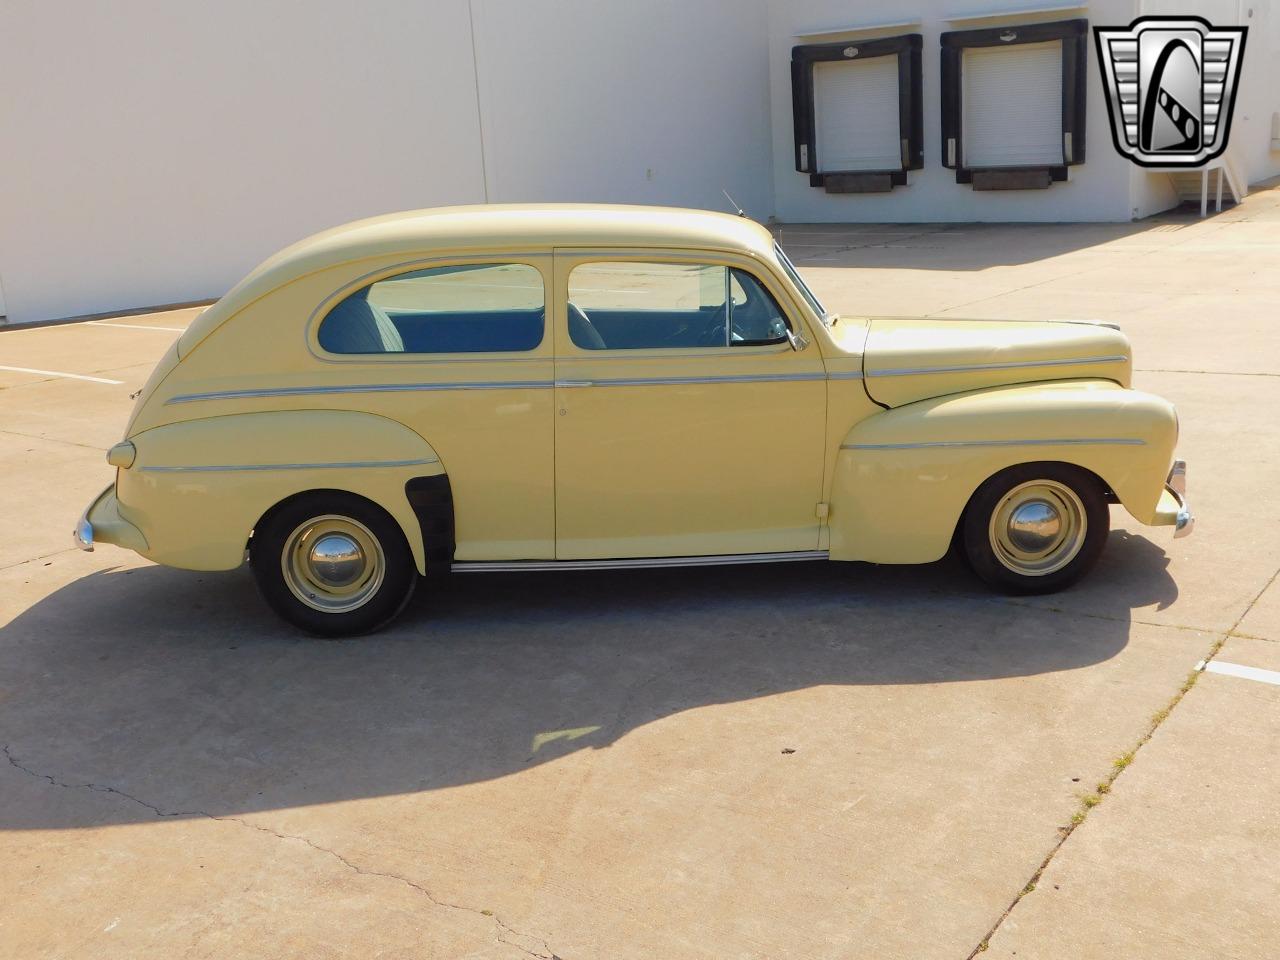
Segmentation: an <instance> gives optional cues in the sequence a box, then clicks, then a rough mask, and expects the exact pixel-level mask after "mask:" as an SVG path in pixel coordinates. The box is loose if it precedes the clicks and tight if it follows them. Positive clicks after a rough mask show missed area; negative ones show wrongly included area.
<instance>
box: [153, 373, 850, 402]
mask: <svg viewBox="0 0 1280 960" xmlns="http://www.w3.org/2000/svg"><path fill="white" fill-rule="evenodd" d="M861 379H862V374H861V373H860V372H856V371H854V372H848V373H830V374H828V373H822V372H814V373H752V374H736V375H735V374H729V375H724V376H706V377H610V378H608V379H601V380H472V381H466V382H460V383H357V384H350V385H345V386H329V387H325V386H315V387H261V388H257V389H250V390H215V391H210V392H209V393H180V394H178V395H176V396H173V397H170V398H169V399H168V400H166V401H165V404H166V405H168V404H171V403H196V402H198V401H202V400H252V399H258V398H262V397H311V396H330V395H334V394H344V393H419V392H434V391H440V390H538V389H546V388H548V387H562V388H563V387H657V386H681V385H684V384H701V383H795V382H802V381H811V380H861Z"/></svg>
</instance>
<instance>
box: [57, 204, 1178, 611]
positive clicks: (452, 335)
mask: <svg viewBox="0 0 1280 960" xmlns="http://www.w3.org/2000/svg"><path fill="white" fill-rule="evenodd" d="M1131 372H1132V359H1131V351H1130V348H1129V343H1128V340H1127V339H1126V338H1125V337H1124V336H1123V334H1121V333H1120V332H1119V331H1118V330H1116V329H1115V328H1113V327H1110V326H1107V325H1105V324H1095V323H1074V322H1061V323H1048V322H1025V323H1024V322H997V321H968V320H925V319H891V318H879V317H874V318H872V317H863V316H853V315H844V314H841V315H836V314H834V313H830V312H828V311H827V310H826V309H824V308H823V306H822V305H821V304H820V303H819V301H818V299H817V297H815V296H814V294H813V293H812V291H810V290H809V288H808V287H807V286H806V285H805V283H804V281H803V280H802V279H801V277H800V275H799V274H798V273H797V272H796V269H795V267H793V266H792V264H791V262H790V261H789V260H788V259H787V257H786V255H785V254H784V253H783V251H782V250H781V248H780V247H779V246H778V245H777V244H776V243H775V242H774V239H773V236H772V235H771V234H770V232H769V231H768V230H767V229H765V228H764V227H762V226H760V225H759V224H757V223H754V222H752V221H751V220H748V219H746V218H744V217H735V216H729V215H723V214H717V213H708V212H703V211H694V210H677V209H664V208H648V207H627V206H578V205H518V206H516V205H510V206H508V205H502V206H477V207H454V208H444V209H435V210H421V211H416V212H409V213H401V214H394V215H389V216H383V217H376V218H374V219H370V220H362V221H359V222H356V223H352V224H348V225H346V226H342V227H337V228H335V229H333V230H329V231H327V232H324V233H320V234H317V235H316V236H314V237H311V238H309V239H307V240H303V241H302V242H300V243H298V244H295V245H294V246H292V247H289V248H288V249H286V250H284V251H282V252H280V253H278V254H277V255H275V256H274V257H272V258H271V259H269V260H267V261H266V262H265V263H263V264H262V265H261V266H259V267H258V268H257V269H255V270H254V271H253V272H252V273H251V274H249V276H248V277H246V278H245V279H244V280H243V281H241V282H240V283H239V284H238V285H237V286H236V287H235V288H234V289H233V290H232V291H231V292H230V293H228V294H227V295H226V296H225V297H223V298H222V299H221V300H219V301H218V302H217V303H216V304H214V305H213V306H211V307H210V308H209V309H208V310H206V311H205V312H204V313H202V314H201V315H200V316H199V317H198V318H197V319H196V320H195V321H194V322H193V323H192V324H191V326H190V328H189V329H188V330H187V331H186V332H185V333H183V334H182V335H181V336H180V337H179V338H178V340H177V342H176V343H175V344H174V345H173V347H172V348H171V349H170V350H169V352H168V354H167V355H166V356H165V357H164V358H163V359H162V360H161V362H160V363H159V364H158V365H157V367H156V369H155V372H154V373H153V374H152V375H151V378H150V379H149V380H148V381H147V383H146V386H145V387H144V388H143V390H142V392H141V395H140V397H139V399H138V402H137V406H136V407H135V409H134V412H133V415H132V417H131V419H130V421H129V424H128V426H127V428H126V430H125V440H124V441H123V442H121V443H119V444H117V445H116V446H114V447H112V448H111V450H110V451H109V452H108V455H107V460H108V462H109V463H111V464H113V465H114V466H116V467H117V473H116V482H115V483H114V484H113V485H112V486H111V487H109V488H108V489H106V490H104V491H103V492H102V494H101V495H100V496H98V497H97V498H96V499H95V500H94V501H93V503H92V504H90V506H89V508H88V510H86V512H85V514H84V516H83V517H82V518H81V520H80V522H79V524H78V525H77V528H76V531H75V537H76V540H77V541H78V542H79V544H80V545H81V546H82V547H83V548H85V549H88V550H91V549H93V546H94V544H96V543H113V544H117V545H119V546H122V547H127V548H129V549H131V550H135V551H137V552H138V553H139V554H141V555H142V556H144V557H147V558H149V559H151V560H154V561H156V562H157V563H164V564H169V565H172V566H175V567H184V568H187V569H192V570H229V569H232V568H234V567H237V566H238V565H239V564H241V563H242V562H244V560H245V559H246V557H247V558H248V560H249V562H250V564H251V566H252V569H253V572H254V574H255V576H256V579H257V582H258V584H259V586H260V588H261V591H262V593H263V595H264V596H265V597H266V599H267V601H268V602H269V603H270V604H271V606H272V607H274V609H275V610H276V611H277V612H279V613H280V615H281V616H283V617H284V618H285V619H286V620H288V621H290V622H291V623H293V624H295V625H297V626H298V627H300V628H302V629H303V630H306V631H309V632H311V633H313V634H318V635H327V636H334V635H347V634H359V633H365V632H368V631H371V630H374V629H377V628H378V627H380V626H382V625H383V624H385V623H387V622H388V621H390V620H391V619H392V618H393V617H395V616H396V615H397V614H398V613H399V612H400V611H401V610H402V609H403V608H404V606H405V604H406V603H407V602H408V600H409V597H410V595H411V594H412V593H413V590H414V587H415V585H416V583H417V581H418V578H419V576H420V575H425V574H428V573H432V572H436V571H444V570H452V571H454V572H463V571H519V570H579V569H596V568H602V567H603V568H613V567H653V566H692V565H701V564H728V563H760V562H777V561H786V560H818V559H830V560H863V561H870V562H873V563H927V562H930V561H934V560H937V559H939V558H940V557H942V556H943V555H944V554H945V553H946V552H947V550H948V549H949V548H950V546H951V545H952V544H953V543H956V544H957V545H958V546H959V549H960V550H961V551H962V552H963V554H964V555H965V556H966V557H967V559H968V561H969V563H970V565H971V566H972V568H973V570H974V571H975V572H976V573H977V574H978V576H979V577H981V578H982V579H983V580H985V581H986V582H987V583H989V584H991V585H992V586H994V587H995V588H997V589H1000V590H1005V591H1013V592H1023V593H1039V592H1047V591H1053V590H1057V589H1060V588H1062V587H1064V586H1066V585H1067V584H1070V583H1072V582H1073V581H1075V580H1076V579H1077V578H1079V577H1080V576H1081V575H1082V574H1083V573H1084V572H1085V571H1086V570H1087V569H1088V568H1089V567H1090V566H1091V565H1092V564H1093V563H1094V562H1095V561H1096V560H1097V558H1098V555H1099V553H1100V551H1101V550H1102V548H1103V546H1104V544H1105V543H1106V540H1107V532H1108V527H1109V507H1108V505H1109V504H1110V503H1117V502H1118V503H1120V504H1123V506H1124V507H1125V509H1127V510H1128V511H1129V513H1130V514H1132V515H1133V517H1134V518H1135V519H1136V520H1138V521H1139V522H1141V523H1144V524H1154V525H1167V526H1171V527H1174V528H1175V533H1174V536H1179V535H1183V534H1186V533H1189V532H1190V531H1191V527H1192V518H1191V513H1190V511H1189V509H1188V507H1187V502H1186V499H1185V465H1184V464H1183V463H1182V462H1181V461H1177V460H1174V445H1175V443H1176V441H1177V435H1178V420H1177V417H1176V415H1175V413H1174V409H1173V407H1172V406H1171V405H1170V404H1169V403H1168V402H1166V401H1165V400H1162V399H1160V398H1159V397H1155V396H1152V395H1150V394H1147V393H1140V392H1138V391H1135V390H1133V389H1131V388H1130V377H1131Z"/></svg>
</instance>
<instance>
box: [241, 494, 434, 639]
mask: <svg viewBox="0 0 1280 960" xmlns="http://www.w3.org/2000/svg"><path fill="white" fill-rule="evenodd" d="M249 561H250V564H251V565H252V568H253V574H254V578H255V579H256V580H257V582H258V589H259V590H260V591H261V592H262V596H263V597H264V598H265V599H266V601H267V603H269V604H270V605H271V607H272V609H274V610H275V611H276V613H278V614H279V615H280V616H281V617H283V618H284V619H285V620H287V621H289V622H290V623H292V624H293V625H294V626H296V627H299V628H301V629H302V630H305V631H306V632H307V633H311V634H315V635H316V636H322V637H341V636H353V635H358V634H362V633H371V632H373V631H374V630H377V629H378V628H379V627H382V626H384V625H385V624H387V623H388V622H390V621H391V620H393V619H394V618H395V617H396V616H397V615H398V614H399V613H400V611H401V610H403V609H404V608H405V605H406V604H407V603H408V602H409V598H410V597H411V596H413V590H414V587H415V586H416V584H417V580H418V576H417V573H418V571H417V569H416V568H415V566H414V562H413V555H412V554H411V553H410V551H409V545H408V543H407V542H406V541H405V538H404V534H402V533H401V532H400V527H399V525H398V524H397V523H396V522H395V521H394V520H393V519H392V518H391V517H390V516H388V515H387V513H386V512H385V511H384V510H382V509H381V508H380V507H378V506H376V505H375V504H373V503H371V502H370V501H368V500H365V499H364V498H363V497H357V496H354V495H352V494H349V493H341V492H338V491H333V492H328V493H324V492H318V493H314V494H307V495H305V496H302V497H298V498H297V499H295V500H292V501H289V502H287V503H286V504H284V506H282V507H280V508H279V509H278V510H276V511H275V512H274V513H273V514H271V515H270V516H269V517H268V518H267V519H266V520H265V521H264V522H263V523H262V524H260V525H259V528H258V529H256V530H254V532H253V540H252V541H251V543H250V544H249Z"/></svg>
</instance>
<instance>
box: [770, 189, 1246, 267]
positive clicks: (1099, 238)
mask: <svg viewBox="0 0 1280 960" xmlns="http://www.w3.org/2000/svg"><path fill="white" fill-rule="evenodd" d="M1251 189H1252V188H1251ZM1230 210H1231V208H1230V207H1225V208H1224V212H1230ZM1212 215H1220V214H1211V216H1212ZM1199 222H1201V218H1200V207H1199V203H1198V202H1197V203H1185V204H1182V205H1181V206H1178V207H1175V208H1173V209H1172V210H1166V211H1164V212H1162V213H1158V214H1155V215H1154V216H1150V217H1146V218H1145V219H1143V220H1138V221H1135V222H1131V223H1016V224H1015V223H896V224H883V223H856V224H850V223H806V224H779V225H776V226H775V227H773V235H774V238H775V239H777V241H778V242H779V243H780V244H781V245H782V247H783V248H784V249H785V250H786V251H787V254H788V256H790V257H791V259H792V260H793V261H794V262H795V263H796V264H797V265H798V266H800V267H832V266H851V267H864V268H865V267H873V268H876V269H884V268H890V269H893V268H897V269H907V270H931V271H933V270H944V271H981V270H989V269H990V268H992V267H1001V266H1014V265H1018V264H1025V263H1035V262H1038V261H1043V260H1049V259H1052V258H1054V257H1060V256H1063V255H1064V254H1070V253H1075V252H1078V251H1080V250H1086V249H1089V248H1091V247H1096V246H1099V245H1100V244H1106V243H1114V242H1116V241H1120V240H1126V239H1128V238H1131V237H1137V236H1139V235H1141V234H1143V233H1147V232H1149V231H1152V230H1163V231H1172V230H1180V229H1182V228H1183V227H1186V226H1189V225H1191V224H1195V223H1199ZM1010 237H1013V238H1015V240H1016V242H1012V243H1011V242H1009V238H1010Z"/></svg>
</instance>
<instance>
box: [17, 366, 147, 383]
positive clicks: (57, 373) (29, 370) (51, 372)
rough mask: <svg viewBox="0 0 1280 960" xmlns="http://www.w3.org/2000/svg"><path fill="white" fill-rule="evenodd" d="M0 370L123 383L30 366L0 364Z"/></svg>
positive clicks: (116, 381)
mask: <svg viewBox="0 0 1280 960" xmlns="http://www.w3.org/2000/svg"><path fill="white" fill-rule="evenodd" d="M0 370H12V371H13V372H14V373H35V374H39V375H40V376H42V377H66V378H67V379H68V380H88V381H89V382H90V383H110V384H113V385H115V386H119V385H120V384H122V383H124V381H123V380H108V379H107V378H106V377H88V376H85V375H84V374H83V373H63V372H62V371H61V370H35V369H33V368H31V367H6V366H0Z"/></svg>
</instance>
